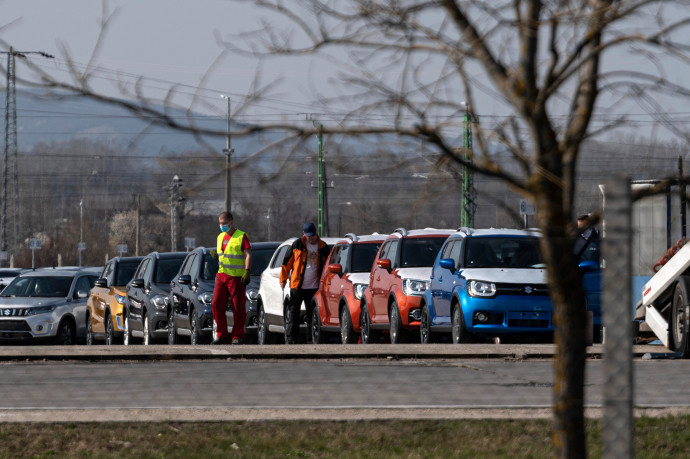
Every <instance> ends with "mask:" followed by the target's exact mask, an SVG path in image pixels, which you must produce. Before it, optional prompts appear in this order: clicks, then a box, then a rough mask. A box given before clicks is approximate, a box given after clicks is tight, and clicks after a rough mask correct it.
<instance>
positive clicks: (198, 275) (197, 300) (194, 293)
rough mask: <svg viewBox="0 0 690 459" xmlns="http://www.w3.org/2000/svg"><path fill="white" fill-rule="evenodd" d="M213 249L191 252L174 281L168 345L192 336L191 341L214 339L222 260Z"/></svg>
mask: <svg viewBox="0 0 690 459" xmlns="http://www.w3.org/2000/svg"><path fill="white" fill-rule="evenodd" d="M210 251H211V249H210V248H206V247H197V248H195V249H194V250H192V251H191V252H189V253H188V254H187V256H186V257H185V259H184V261H183V262H182V265H181V266H180V271H179V272H178V273H177V274H176V275H175V276H173V280H172V281H170V295H169V302H170V306H171V307H170V311H169V315H168V344H178V343H180V342H181V337H182V336H184V337H189V341H190V343H191V344H208V343H210V342H211V339H212V332H213V314H212V312H211V300H212V299H213V287H214V286H215V283H216V274H217V273H218V259H216V258H213V257H212V256H211V253H210Z"/></svg>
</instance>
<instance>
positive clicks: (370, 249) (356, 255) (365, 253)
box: [352, 242, 381, 273]
mask: <svg viewBox="0 0 690 459" xmlns="http://www.w3.org/2000/svg"><path fill="white" fill-rule="evenodd" d="M380 246H381V243H380V242H377V243H374V244H355V245H354V246H353V247H352V272H353V273H368V272H369V271H371V265H372V264H374V258H376V253H377V252H378V251H379V247H380Z"/></svg>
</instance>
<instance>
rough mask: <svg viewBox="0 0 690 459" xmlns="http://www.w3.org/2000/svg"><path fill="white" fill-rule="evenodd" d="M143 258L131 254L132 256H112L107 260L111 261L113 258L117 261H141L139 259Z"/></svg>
mask: <svg viewBox="0 0 690 459" xmlns="http://www.w3.org/2000/svg"><path fill="white" fill-rule="evenodd" d="M143 259H144V257H143V256H138V257H134V256H132V257H113V258H111V259H110V260H108V261H113V260H115V261H116V262H118V263H119V262H121V261H141V260H143Z"/></svg>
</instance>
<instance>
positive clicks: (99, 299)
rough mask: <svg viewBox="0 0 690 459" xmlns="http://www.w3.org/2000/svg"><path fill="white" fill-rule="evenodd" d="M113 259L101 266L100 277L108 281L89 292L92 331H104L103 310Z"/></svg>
mask: <svg viewBox="0 0 690 459" xmlns="http://www.w3.org/2000/svg"><path fill="white" fill-rule="evenodd" d="M114 266H115V261H114V260H111V261H109V262H108V263H107V264H106V265H105V268H103V272H102V273H101V277H102V278H104V279H106V281H107V282H108V284H107V286H106V287H95V286H94V287H93V288H92V289H91V293H90V301H91V306H92V308H93V311H92V314H93V317H94V319H95V320H92V321H91V322H92V325H93V331H94V333H105V310H106V307H107V301H106V299H107V297H108V294H109V292H110V289H111V286H112V281H113V271H114Z"/></svg>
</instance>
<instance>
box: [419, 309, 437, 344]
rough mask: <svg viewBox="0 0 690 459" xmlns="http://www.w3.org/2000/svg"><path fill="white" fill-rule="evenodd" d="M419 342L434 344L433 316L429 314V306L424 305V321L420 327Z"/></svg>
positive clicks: (422, 320)
mask: <svg viewBox="0 0 690 459" xmlns="http://www.w3.org/2000/svg"><path fill="white" fill-rule="evenodd" d="M419 341H420V342H421V343H422V344H430V343H433V342H434V335H433V332H432V331H431V315H430V314H429V306H427V305H424V307H423V308H422V319H421V323H420V326H419Z"/></svg>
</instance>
